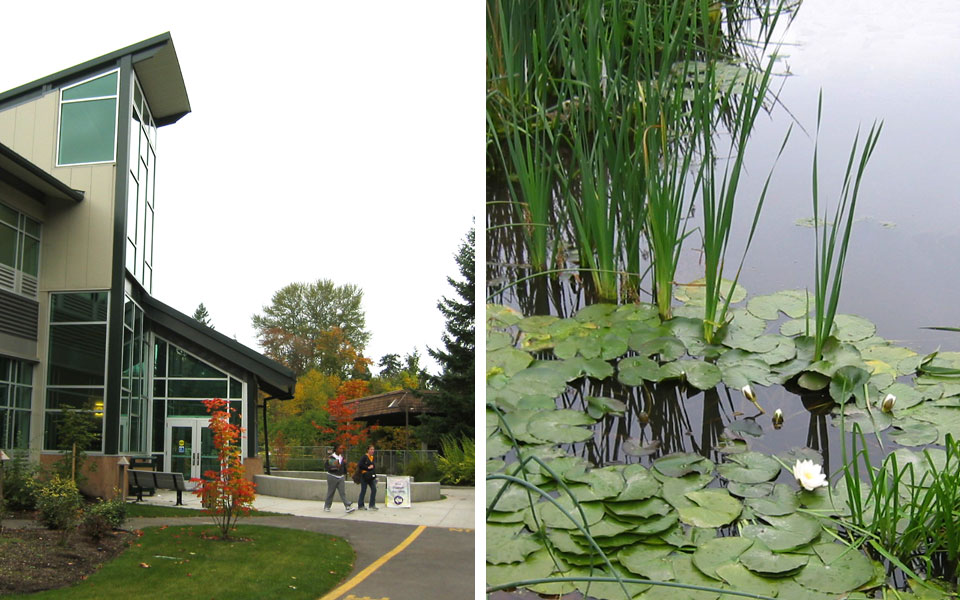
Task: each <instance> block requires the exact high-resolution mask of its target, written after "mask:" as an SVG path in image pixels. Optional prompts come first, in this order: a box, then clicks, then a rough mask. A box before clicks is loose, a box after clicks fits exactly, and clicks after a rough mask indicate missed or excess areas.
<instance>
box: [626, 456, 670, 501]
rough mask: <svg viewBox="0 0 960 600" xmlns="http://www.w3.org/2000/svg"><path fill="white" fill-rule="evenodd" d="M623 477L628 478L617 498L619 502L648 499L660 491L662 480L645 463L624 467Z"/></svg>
mask: <svg viewBox="0 0 960 600" xmlns="http://www.w3.org/2000/svg"><path fill="white" fill-rule="evenodd" d="M623 478H624V480H626V481H625V484H624V487H623V491H621V492H620V495H619V496H617V498H616V500H617V501H619V502H625V501H631V500H646V499H647V498H650V497H651V496H655V495H656V494H657V493H658V492H659V491H660V482H659V481H657V480H656V479H655V478H654V477H653V475H651V473H650V471H648V470H647V468H646V467H644V466H643V465H639V464H632V465H627V466H626V467H625V468H624V469H623Z"/></svg>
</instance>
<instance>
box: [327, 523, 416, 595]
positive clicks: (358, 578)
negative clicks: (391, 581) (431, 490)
mask: <svg viewBox="0 0 960 600" xmlns="http://www.w3.org/2000/svg"><path fill="white" fill-rule="evenodd" d="M426 528H427V526H426V525H420V526H419V527H417V528H416V529H414V530H413V533H411V534H410V535H408V536H407V539H405V540H403V541H402V542H400V543H399V544H398V545H397V547H396V548H394V549H393V550H391V551H390V552H387V553H386V554H384V555H383V556H381V557H380V558H378V559H377V560H375V561H373V562H372V563H370V565H369V566H368V567H367V568H366V569H364V570H362V571H360V572H359V573H357V574H356V575H354V576H353V579H351V580H350V581H348V582H346V583H344V584H342V585H341V586H340V587H338V588H337V589H335V590H333V591H332V592H330V593H328V594H327V595H326V596H323V597H321V598H320V600H337V598H339V597H340V596H341V595H343V594H345V593H347V592H349V591H350V590H352V589H353V588H355V587H356V586H357V585H358V584H359V583H360V582H362V581H363V580H364V579H366V578H367V577H369V576H370V574H371V573H373V572H374V571H376V570H377V569H379V568H380V567H382V566H383V564H384V563H385V562H387V561H388V560H390V559H391V558H393V557H394V556H396V555H398V554H400V553H401V552H403V550H404V549H405V548H406V547H407V546H409V545H410V544H412V543H413V540H415V539H417V538H418V537H420V534H421V533H423V530H424V529H426Z"/></svg>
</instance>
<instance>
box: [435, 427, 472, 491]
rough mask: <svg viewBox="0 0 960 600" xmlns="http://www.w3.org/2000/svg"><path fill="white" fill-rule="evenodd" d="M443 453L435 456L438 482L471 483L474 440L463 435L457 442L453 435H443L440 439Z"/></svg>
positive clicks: (452, 483)
mask: <svg viewBox="0 0 960 600" xmlns="http://www.w3.org/2000/svg"><path fill="white" fill-rule="evenodd" d="M440 445H441V447H442V448H443V455H442V456H439V457H438V458H437V468H438V469H439V470H440V483H447V484H450V485H473V482H474V454H475V452H474V442H473V440H471V439H470V438H468V437H466V436H464V437H462V438H460V441H459V442H458V441H457V440H456V439H455V438H454V437H453V436H450V435H445V436H443V437H442V438H441V440H440Z"/></svg>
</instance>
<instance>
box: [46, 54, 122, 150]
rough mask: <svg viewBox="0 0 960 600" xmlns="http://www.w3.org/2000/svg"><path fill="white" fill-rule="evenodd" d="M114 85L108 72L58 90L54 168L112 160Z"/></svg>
mask: <svg viewBox="0 0 960 600" xmlns="http://www.w3.org/2000/svg"><path fill="white" fill-rule="evenodd" d="M118 82H119V72H118V71H112V72H110V73H106V74H104V75H97V76H96V77H92V78H90V79H87V80H85V81H81V82H80V83H77V84H75V85H71V86H69V87H65V88H63V89H61V90H60V129H59V131H60V136H59V140H60V143H59V147H58V151H57V165H77V164H85V163H100V162H113V161H114V160H116V145H117V95H118V91H117V90H118V88H117V84H118Z"/></svg>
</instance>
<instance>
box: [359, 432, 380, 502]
mask: <svg viewBox="0 0 960 600" xmlns="http://www.w3.org/2000/svg"><path fill="white" fill-rule="evenodd" d="M357 470H359V471H360V500H358V501H357V504H358V505H359V506H360V510H367V507H366V506H364V505H363V498H364V496H365V495H366V493H367V488H370V510H380V509H378V508H377V467H376V465H375V464H374V463H373V446H370V447H369V448H367V453H366V454H364V455H363V456H362V457H361V458H360V462H358V463H357Z"/></svg>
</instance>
